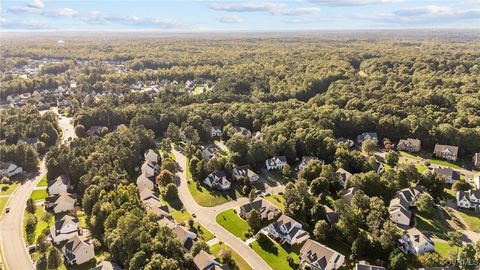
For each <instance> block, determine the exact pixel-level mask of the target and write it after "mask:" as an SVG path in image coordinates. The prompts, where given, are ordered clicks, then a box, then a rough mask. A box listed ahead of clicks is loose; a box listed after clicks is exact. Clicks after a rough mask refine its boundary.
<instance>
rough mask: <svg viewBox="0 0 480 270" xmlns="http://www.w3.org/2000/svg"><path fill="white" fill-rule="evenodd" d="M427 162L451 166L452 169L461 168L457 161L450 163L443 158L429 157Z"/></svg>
mask: <svg viewBox="0 0 480 270" xmlns="http://www.w3.org/2000/svg"><path fill="white" fill-rule="evenodd" d="M429 162H430V163H432V164H436V165H441V166H448V167H452V168H453V169H462V166H460V165H459V162H456V163H452V162H449V161H446V160H443V159H436V158H431V159H430V160H429Z"/></svg>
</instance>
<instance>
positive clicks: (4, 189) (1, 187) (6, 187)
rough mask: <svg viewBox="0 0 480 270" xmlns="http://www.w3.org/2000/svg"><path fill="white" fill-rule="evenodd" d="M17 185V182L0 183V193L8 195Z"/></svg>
mask: <svg viewBox="0 0 480 270" xmlns="http://www.w3.org/2000/svg"><path fill="white" fill-rule="evenodd" d="M18 186H20V184H19V183H13V184H0V195H10V194H12V193H13V192H14V191H15V189H17V187H18Z"/></svg>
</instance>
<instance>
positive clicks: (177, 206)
mask: <svg viewBox="0 0 480 270" xmlns="http://www.w3.org/2000/svg"><path fill="white" fill-rule="evenodd" d="M160 200H161V201H162V203H163V204H165V205H167V206H168V210H169V211H170V214H172V217H173V219H175V221H176V222H177V223H182V222H186V221H187V220H189V219H192V215H191V214H190V213H189V212H188V211H187V210H186V209H185V208H184V207H183V204H182V202H181V201H180V200H179V199H177V200H175V201H172V202H169V201H167V200H165V199H164V198H163V196H160Z"/></svg>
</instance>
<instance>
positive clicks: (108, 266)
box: [90, 261, 123, 270]
mask: <svg viewBox="0 0 480 270" xmlns="http://www.w3.org/2000/svg"><path fill="white" fill-rule="evenodd" d="M90 270H123V269H122V268H121V267H120V266H118V264H116V263H112V262H109V261H102V262H100V263H99V264H97V266H95V267H94V268H91V269H90Z"/></svg>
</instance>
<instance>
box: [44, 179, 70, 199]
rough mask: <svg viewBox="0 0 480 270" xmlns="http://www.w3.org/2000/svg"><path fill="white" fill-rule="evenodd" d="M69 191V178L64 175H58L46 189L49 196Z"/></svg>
mask: <svg viewBox="0 0 480 270" xmlns="http://www.w3.org/2000/svg"><path fill="white" fill-rule="evenodd" d="M69 189H70V178H69V177H68V176H66V175H60V176H58V177H57V178H55V181H54V182H52V183H50V185H49V186H48V188H47V192H48V194H49V195H58V194H60V193H65V192H67V191H68V190H69Z"/></svg>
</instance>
